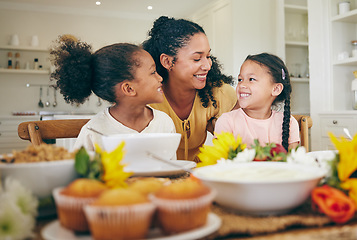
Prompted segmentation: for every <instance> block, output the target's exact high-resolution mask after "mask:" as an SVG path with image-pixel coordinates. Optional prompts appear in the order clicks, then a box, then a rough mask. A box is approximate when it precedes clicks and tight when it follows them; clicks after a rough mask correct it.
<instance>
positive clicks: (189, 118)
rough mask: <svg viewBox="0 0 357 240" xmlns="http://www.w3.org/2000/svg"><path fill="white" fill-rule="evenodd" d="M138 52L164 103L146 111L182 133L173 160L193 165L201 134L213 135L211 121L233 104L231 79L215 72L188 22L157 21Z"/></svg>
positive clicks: (199, 32)
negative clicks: (152, 67)
mask: <svg viewBox="0 0 357 240" xmlns="http://www.w3.org/2000/svg"><path fill="white" fill-rule="evenodd" d="M143 47H144V49H145V50H146V51H148V52H149V53H150V54H151V55H152V57H153V58H154V61H155V63H156V69H157V71H158V73H159V74H160V75H161V76H162V77H163V91H164V101H163V102H162V103H159V104H151V106H152V107H153V108H155V109H158V110H161V111H164V112H166V113H167V114H168V115H169V116H170V117H171V118H172V120H173V121H174V123H175V127H176V131H177V132H178V133H181V134H182V139H181V143H180V146H179V148H178V152H177V159H185V160H192V161H196V162H197V161H198V159H197V157H196V154H197V153H198V152H199V147H201V146H202V145H203V144H204V142H205V140H206V136H207V130H208V131H210V132H211V133H213V129H214V124H215V121H216V119H217V118H218V117H219V116H220V115H221V114H222V113H224V112H228V111H230V110H232V109H233V108H234V107H235V105H236V104H237V96H236V94H235V90H234V89H233V87H231V86H230V85H229V84H232V83H233V78H232V77H231V76H230V77H227V76H225V75H223V74H222V73H221V69H220V65H219V64H218V62H217V60H216V58H214V57H212V56H211V48H210V45H209V43H208V39H207V36H206V34H205V32H204V30H203V29H202V27H200V26H199V25H198V24H196V23H193V22H191V21H188V20H184V19H174V18H168V17H164V16H162V17H160V18H158V19H157V20H156V21H155V22H154V26H153V27H152V29H151V31H150V32H149V38H148V39H147V40H146V41H145V42H144V43H143Z"/></svg>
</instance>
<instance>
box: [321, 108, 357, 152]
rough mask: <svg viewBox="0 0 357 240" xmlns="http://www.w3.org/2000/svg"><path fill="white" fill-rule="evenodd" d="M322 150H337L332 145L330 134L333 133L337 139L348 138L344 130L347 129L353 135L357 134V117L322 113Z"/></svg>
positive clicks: (346, 114) (336, 113) (337, 113)
mask: <svg viewBox="0 0 357 240" xmlns="http://www.w3.org/2000/svg"><path fill="white" fill-rule="evenodd" d="M320 128H321V150H331V149H335V147H334V146H333V144H332V143H331V140H330V137H329V136H328V132H331V133H333V134H334V135H335V136H336V137H341V136H343V137H345V138H347V137H346V134H345V133H344V131H343V129H344V128H347V129H348V130H349V131H350V133H351V134H352V135H354V134H356V133H357V115H355V114H348V113H339V112H335V113H333V114H332V113H321V114H320Z"/></svg>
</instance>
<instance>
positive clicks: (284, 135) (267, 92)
mask: <svg viewBox="0 0 357 240" xmlns="http://www.w3.org/2000/svg"><path fill="white" fill-rule="evenodd" d="M236 91H237V95H238V102H239V105H240V108H239V109H237V110H234V111H231V112H229V113H224V114H222V116H221V117H220V118H219V119H218V120H217V123H216V127H215V134H216V135H217V134H219V133H221V132H232V133H233V134H234V136H237V135H238V134H239V135H240V136H241V137H242V141H243V143H246V144H247V146H248V147H249V146H250V145H251V144H253V143H254V139H258V140H259V142H260V144H261V145H265V144H266V143H277V144H281V145H282V146H283V147H284V148H285V149H286V150H287V149H288V148H295V147H297V146H298V143H299V141H300V136H299V125H298V122H297V121H296V119H295V118H294V117H293V116H291V113H290V94H291V84H290V77H289V72H288V69H287V68H286V66H285V64H284V62H283V61H282V60H281V59H280V58H279V57H277V56H275V55H272V54H268V53H261V54H257V55H249V56H248V57H247V58H246V59H245V61H244V63H243V65H242V66H241V69H240V73H239V76H238V86H237V89H236ZM280 103H283V104H284V112H278V111H276V110H274V109H276V107H278V104H280Z"/></svg>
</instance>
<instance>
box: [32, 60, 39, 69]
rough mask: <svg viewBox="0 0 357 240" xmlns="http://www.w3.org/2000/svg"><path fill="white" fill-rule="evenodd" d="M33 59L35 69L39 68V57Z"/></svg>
mask: <svg viewBox="0 0 357 240" xmlns="http://www.w3.org/2000/svg"><path fill="white" fill-rule="evenodd" d="M33 61H34V64H33V69H34V70H38V58H35V59H34V60H33Z"/></svg>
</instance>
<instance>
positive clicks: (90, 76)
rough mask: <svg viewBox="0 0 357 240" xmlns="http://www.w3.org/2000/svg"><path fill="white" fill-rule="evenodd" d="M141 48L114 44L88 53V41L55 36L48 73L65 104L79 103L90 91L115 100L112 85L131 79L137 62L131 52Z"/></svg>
mask: <svg viewBox="0 0 357 240" xmlns="http://www.w3.org/2000/svg"><path fill="white" fill-rule="evenodd" d="M139 51H142V48H141V47H139V46H137V45H133V44H129V43H117V44H113V45H109V46H105V47H103V48H101V49H99V50H98V51H96V52H94V53H92V48H91V46H90V45H89V44H87V43H85V42H81V41H79V40H77V39H75V38H69V37H64V36H59V38H58V39H57V40H56V41H55V46H54V47H52V49H51V52H50V56H51V61H52V62H53V64H54V66H55V67H56V70H55V71H54V72H53V73H52V74H51V80H55V81H56V84H57V86H58V87H59V88H60V92H61V94H62V95H63V96H64V99H65V101H66V102H68V103H83V102H84V101H85V100H87V98H88V97H89V96H90V95H91V93H92V92H94V93H95V95H97V96H98V97H100V98H102V99H104V100H106V101H108V102H110V103H115V102H116V101H117V98H116V95H115V89H114V88H115V85H117V84H118V83H120V82H122V81H124V80H132V79H134V72H135V69H136V68H137V67H138V66H139V65H140V62H139V60H138V59H136V57H135V53H136V52H139Z"/></svg>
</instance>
